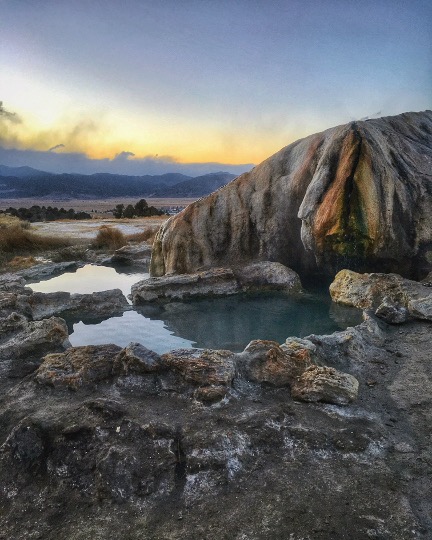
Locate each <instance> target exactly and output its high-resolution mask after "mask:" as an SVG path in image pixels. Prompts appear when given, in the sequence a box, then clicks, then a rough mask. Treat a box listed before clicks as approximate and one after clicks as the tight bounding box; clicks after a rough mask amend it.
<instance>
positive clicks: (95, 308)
mask: <svg viewBox="0 0 432 540" xmlns="http://www.w3.org/2000/svg"><path fill="white" fill-rule="evenodd" d="M29 304H30V307H31V310H32V315H33V319H43V318H46V317H50V316H52V315H59V314H62V313H64V312H69V313H74V312H75V313H79V314H80V315H82V314H85V315H87V316H93V317H106V316H111V315H113V314H115V313H121V312H123V311H124V310H125V309H128V308H129V304H128V301H127V299H126V297H125V296H124V295H123V293H122V291H121V290H120V289H112V290H109V291H100V292H94V293H92V294H71V293H68V292H54V293H38V292H36V293H33V295H32V296H31V297H30V298H29Z"/></svg>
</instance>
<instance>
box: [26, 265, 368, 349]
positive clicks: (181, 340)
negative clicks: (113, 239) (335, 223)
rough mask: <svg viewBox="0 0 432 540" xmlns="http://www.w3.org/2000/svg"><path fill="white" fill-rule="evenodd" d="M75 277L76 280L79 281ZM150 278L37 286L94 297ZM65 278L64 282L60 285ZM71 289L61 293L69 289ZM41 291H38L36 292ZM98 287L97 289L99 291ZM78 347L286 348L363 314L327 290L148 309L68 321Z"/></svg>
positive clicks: (108, 276)
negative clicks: (253, 344)
mask: <svg viewBox="0 0 432 540" xmlns="http://www.w3.org/2000/svg"><path fill="white" fill-rule="evenodd" d="M73 276H75V279H74V278H73ZM143 276H144V277H147V276H148V274H140V273H129V274H125V273H119V272H118V271H116V270H115V269H113V268H105V267H101V266H90V265H89V266H88V267H84V268H82V269H80V270H78V271H77V272H76V273H74V274H64V275H63V276H60V277H58V278H53V279H51V280H48V281H45V282H43V283H41V284H33V285H31V287H32V288H34V289H35V290H41V289H40V288H39V287H42V286H43V288H44V291H43V292H53V291H54V290H56V291H58V290H69V292H93V291H96V290H106V289H112V288H120V289H122V290H123V292H124V294H126V295H127V294H129V293H130V287H131V285H132V284H133V283H135V282H136V281H139V280H140V279H144V277H143ZM60 278H63V280H60ZM65 284H67V287H68V288H67V289H65V288H58V287H64V286H66V285H65ZM35 287H37V289H36V288H35ZM95 287H97V288H95ZM67 322H68V326H69V329H70V338H69V339H70V341H71V343H72V345H74V346H78V345H97V344H103V343H115V344H117V345H120V346H121V347H124V346H126V345H127V344H128V343H130V342H131V341H137V342H140V343H142V344H143V345H145V346H146V347H148V348H149V349H152V350H154V351H156V352H158V353H164V352H166V351H169V350H171V349H176V348H184V347H187V348H188V347H207V348H212V349H229V350H232V351H236V352H238V351H241V350H243V349H244V347H245V346H246V345H247V344H248V343H249V342H250V341H251V340H252V339H271V340H275V341H277V342H279V343H283V342H284V341H285V339H286V338H287V337H288V336H297V337H304V336H306V335H308V334H312V333H314V334H329V333H332V332H334V331H336V330H340V329H344V328H346V327H347V326H352V325H355V324H358V323H359V322H361V312H360V311H359V310H356V309H353V308H344V307H341V306H337V305H336V304H334V303H332V302H331V300H330V296H329V294H328V290H327V288H316V287H314V288H313V290H310V291H309V292H308V293H306V294H302V295H297V296H289V295H287V294H284V293H279V292H278V293H265V294H264V293H257V294H242V295H234V296H229V297H223V298H212V299H199V300H193V301H187V302H172V303H168V304H162V305H156V304H148V305H147V306H140V307H139V309H138V308H137V309H131V310H130V311H126V312H125V313H123V315H121V316H116V317H110V318H108V319H105V320H85V319H84V320H77V319H74V320H72V319H69V320H67Z"/></svg>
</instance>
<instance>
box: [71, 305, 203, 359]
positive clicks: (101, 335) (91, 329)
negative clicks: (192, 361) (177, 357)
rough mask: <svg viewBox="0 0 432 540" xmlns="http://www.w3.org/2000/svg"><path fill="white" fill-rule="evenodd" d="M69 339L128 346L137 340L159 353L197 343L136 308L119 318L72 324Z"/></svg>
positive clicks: (86, 342) (78, 342)
mask: <svg viewBox="0 0 432 540" xmlns="http://www.w3.org/2000/svg"><path fill="white" fill-rule="evenodd" d="M69 340H70V342H71V343H72V345H73V346H74V347H77V346H79V345H103V344H104V343H115V344H116V345H119V346H120V347H126V345H128V344H129V343H130V342H131V341H137V342H139V343H142V344H143V345H145V346H146V347H147V348H149V349H151V350H153V351H156V352H157V353H159V354H162V353H164V352H167V351H170V350H171V349H181V348H191V347H194V346H195V344H194V343H193V342H192V341H190V340H188V339H184V338H181V337H178V336H176V335H174V334H173V332H172V331H170V330H169V329H168V328H167V327H166V325H165V323H164V321H162V320H157V319H156V320H155V319H153V320H152V319H150V318H147V317H144V316H143V315H141V314H140V313H137V312H136V311H126V312H125V313H123V315H121V316H119V317H110V318H108V319H106V320H104V321H95V320H94V321H91V320H86V321H80V322H77V323H72V331H71V332H70V335H69Z"/></svg>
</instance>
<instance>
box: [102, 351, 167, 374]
mask: <svg viewBox="0 0 432 540" xmlns="http://www.w3.org/2000/svg"><path fill="white" fill-rule="evenodd" d="M163 369H164V364H163V362H162V359H161V357H160V356H159V355H158V354H157V353H155V352H153V351H151V350H150V349H147V347H144V345H141V344H140V343H129V345H128V346H127V347H126V348H124V349H123V350H122V351H121V352H120V353H119V355H118V356H117V358H116V359H115V361H114V365H113V372H114V373H116V374H121V375H127V374H129V373H157V372H159V371H162V370H163Z"/></svg>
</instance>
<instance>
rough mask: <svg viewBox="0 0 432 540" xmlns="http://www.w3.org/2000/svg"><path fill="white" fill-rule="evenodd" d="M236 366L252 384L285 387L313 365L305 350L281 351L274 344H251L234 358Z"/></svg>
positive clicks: (262, 342)
mask: <svg viewBox="0 0 432 540" xmlns="http://www.w3.org/2000/svg"><path fill="white" fill-rule="evenodd" d="M300 341H301V340H300ZM311 345H312V344H311ZM237 363H238V365H239V367H240V369H241V371H242V372H243V373H244V375H245V376H246V378H248V379H249V380H251V381H254V382H259V383H263V382H265V383H269V384H272V385H273V386H286V385H289V384H291V382H292V381H293V380H294V379H295V378H296V377H298V376H300V375H301V374H302V373H303V372H304V370H305V369H306V368H308V367H309V366H311V365H313V363H314V362H313V360H312V358H311V355H310V351H309V350H308V349H307V348H304V347H301V346H299V347H298V348H295V347H284V346H282V347H281V346H279V344H278V343H276V342H275V341H264V340H254V341H251V342H250V343H249V345H248V346H247V347H246V348H245V350H244V351H243V353H240V354H238V355H237Z"/></svg>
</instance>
